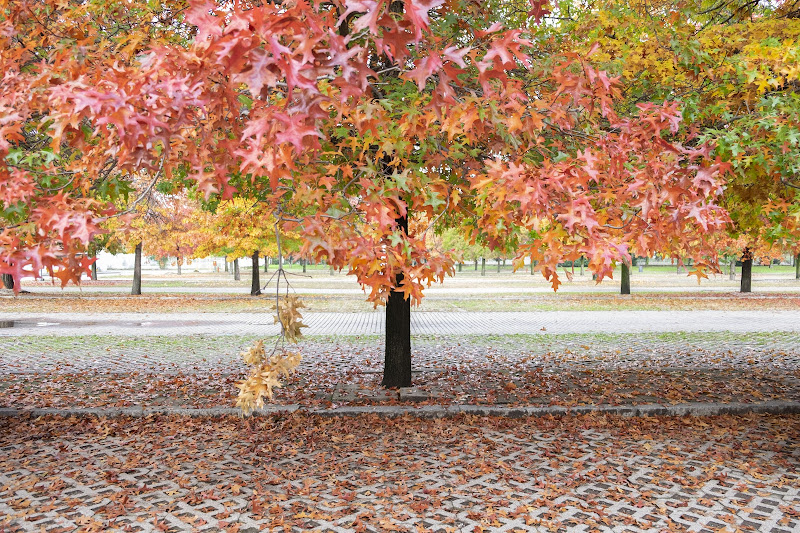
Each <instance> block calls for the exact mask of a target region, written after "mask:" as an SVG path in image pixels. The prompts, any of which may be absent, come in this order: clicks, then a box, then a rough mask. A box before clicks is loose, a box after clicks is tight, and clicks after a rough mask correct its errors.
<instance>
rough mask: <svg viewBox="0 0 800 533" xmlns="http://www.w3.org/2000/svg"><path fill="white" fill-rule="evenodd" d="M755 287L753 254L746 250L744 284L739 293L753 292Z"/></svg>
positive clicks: (743, 260) (743, 262)
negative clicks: (753, 286)
mask: <svg viewBox="0 0 800 533" xmlns="http://www.w3.org/2000/svg"><path fill="white" fill-rule="evenodd" d="M752 285H753V252H751V251H750V248H745V249H744V253H743V254H742V283H741V286H740V288H739V292H751V289H752Z"/></svg>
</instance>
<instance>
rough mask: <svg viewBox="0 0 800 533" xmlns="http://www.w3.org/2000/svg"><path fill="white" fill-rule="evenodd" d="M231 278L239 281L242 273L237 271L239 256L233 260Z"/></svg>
mask: <svg viewBox="0 0 800 533" xmlns="http://www.w3.org/2000/svg"><path fill="white" fill-rule="evenodd" d="M233 279H234V281H241V279H242V274H241V272H239V258H236V259H234V260H233Z"/></svg>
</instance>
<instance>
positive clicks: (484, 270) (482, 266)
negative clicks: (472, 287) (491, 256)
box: [481, 257, 486, 276]
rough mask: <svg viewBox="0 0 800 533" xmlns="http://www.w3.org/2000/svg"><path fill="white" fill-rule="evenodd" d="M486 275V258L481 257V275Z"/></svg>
mask: <svg viewBox="0 0 800 533" xmlns="http://www.w3.org/2000/svg"><path fill="white" fill-rule="evenodd" d="M485 275H486V258H485V257H481V276H485Z"/></svg>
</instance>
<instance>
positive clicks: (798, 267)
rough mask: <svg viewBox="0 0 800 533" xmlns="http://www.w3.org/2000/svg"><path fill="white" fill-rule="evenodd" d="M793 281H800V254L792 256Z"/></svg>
mask: <svg viewBox="0 0 800 533" xmlns="http://www.w3.org/2000/svg"><path fill="white" fill-rule="evenodd" d="M794 279H800V254H797V255H796V256H794Z"/></svg>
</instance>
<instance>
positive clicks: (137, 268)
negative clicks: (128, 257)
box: [131, 243, 142, 296]
mask: <svg viewBox="0 0 800 533" xmlns="http://www.w3.org/2000/svg"><path fill="white" fill-rule="evenodd" d="M133 254H134V255H133V287H132V288H131V294H132V295H134V296H138V295H140V294H142V243H139V244H137V245H136V250H134V252H133Z"/></svg>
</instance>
